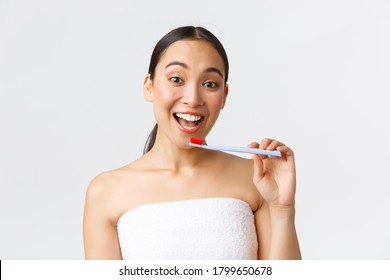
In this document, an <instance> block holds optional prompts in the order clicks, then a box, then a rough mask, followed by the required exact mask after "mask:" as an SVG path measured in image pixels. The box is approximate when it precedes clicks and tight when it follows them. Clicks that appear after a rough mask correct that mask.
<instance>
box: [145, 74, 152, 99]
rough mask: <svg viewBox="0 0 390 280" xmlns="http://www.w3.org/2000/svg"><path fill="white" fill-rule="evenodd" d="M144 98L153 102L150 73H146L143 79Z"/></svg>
mask: <svg viewBox="0 0 390 280" xmlns="http://www.w3.org/2000/svg"><path fill="white" fill-rule="evenodd" d="M144 98H145V100H146V101H149V102H153V82H152V80H151V79H150V74H147V75H146V76H145V79H144Z"/></svg>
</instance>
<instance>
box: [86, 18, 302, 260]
mask: <svg viewBox="0 0 390 280" xmlns="http://www.w3.org/2000/svg"><path fill="white" fill-rule="evenodd" d="M228 71H229V63H228V59H227V56H226V53H225V50H224V48H223V46H222V44H221V43H220V42H219V40H218V39H217V38H216V37H215V36H214V35H213V34H211V33H210V32H209V31H208V30H206V29H204V28H201V27H192V26H186V27H180V28H177V29H175V30H172V31H171V32H170V33H168V34H167V35H165V36H164V37H163V38H162V39H161V40H160V41H159V42H158V43H157V45H156V47H155V49H154V51H153V54H152V57H151V61H150V67H149V73H148V74H147V75H146V77H145V80H144V98H145V100H147V101H149V102H152V103H153V108H154V115H155V118H156V122H157V124H156V126H155V128H154V129H153V131H152V133H151V135H150V136H149V138H148V141H147V144H146V146H145V151H144V152H145V153H144V155H143V156H142V157H141V158H139V159H137V160H136V161H134V162H132V163H130V164H129V165H127V166H124V167H122V168H119V169H117V170H113V171H107V172H104V173H102V174H100V175H98V176H97V177H95V178H94V179H93V180H92V182H91V183H90V185H89V187H88V191H87V196H86V205H85V213H84V246H85V255H86V258H87V259H122V258H123V259H300V258H301V255H300V249H299V244H298V239H297V235H296V230H295V223H294V219H295V202H294V197H295V182H296V180H295V174H296V173H295V163H294V154H293V152H292V151H291V150H290V149H289V148H288V147H287V146H285V145H284V144H283V143H281V142H279V141H276V140H272V139H268V138H267V139H263V140H262V141H261V142H260V143H257V142H253V143H251V144H249V147H254V148H261V149H267V150H275V149H276V150H278V151H280V152H281V153H282V157H281V158H275V157H270V158H269V157H267V156H259V155H253V156H252V159H244V158H241V157H238V156H234V155H231V154H227V153H223V152H219V151H210V150H204V149H198V148H194V147H191V146H189V144H188V143H189V140H190V138H192V137H196V138H201V139H203V141H204V142H205V138H206V136H207V135H208V133H209V132H210V130H211V129H212V127H213V125H214V123H215V122H216V120H217V118H218V115H219V113H220V111H221V110H222V109H223V107H224V106H225V103H226V98H227V95H228V91H229V88H228V85H227V80H228Z"/></svg>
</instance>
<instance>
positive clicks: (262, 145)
mask: <svg viewBox="0 0 390 280" xmlns="http://www.w3.org/2000/svg"><path fill="white" fill-rule="evenodd" d="M272 141H274V140H273V139H271V138H264V139H263V140H261V142H260V147H259V148H260V149H262V150H265V149H266V148H267V147H268V145H269V144H271V143H272Z"/></svg>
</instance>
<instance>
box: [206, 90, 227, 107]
mask: <svg viewBox="0 0 390 280" xmlns="http://www.w3.org/2000/svg"><path fill="white" fill-rule="evenodd" d="M208 104H209V107H210V108H212V109H213V110H221V109H222V107H223V105H224V95H223V93H221V94H216V95H212V96H209V100H208Z"/></svg>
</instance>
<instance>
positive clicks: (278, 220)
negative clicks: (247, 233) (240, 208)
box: [255, 202, 302, 260]
mask: <svg viewBox="0 0 390 280" xmlns="http://www.w3.org/2000/svg"><path fill="white" fill-rule="evenodd" d="M255 219H256V220H255V221H256V229H257V236H258V241H259V251H258V257H259V259H270V260H278V259H279V260H299V259H301V258H302V257H301V251H300V248H299V243H298V237H297V233H296V230H295V210H294V209H270V207H269V205H268V204H267V203H266V202H263V205H262V206H261V207H260V209H259V210H257V212H256V213H255Z"/></svg>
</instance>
